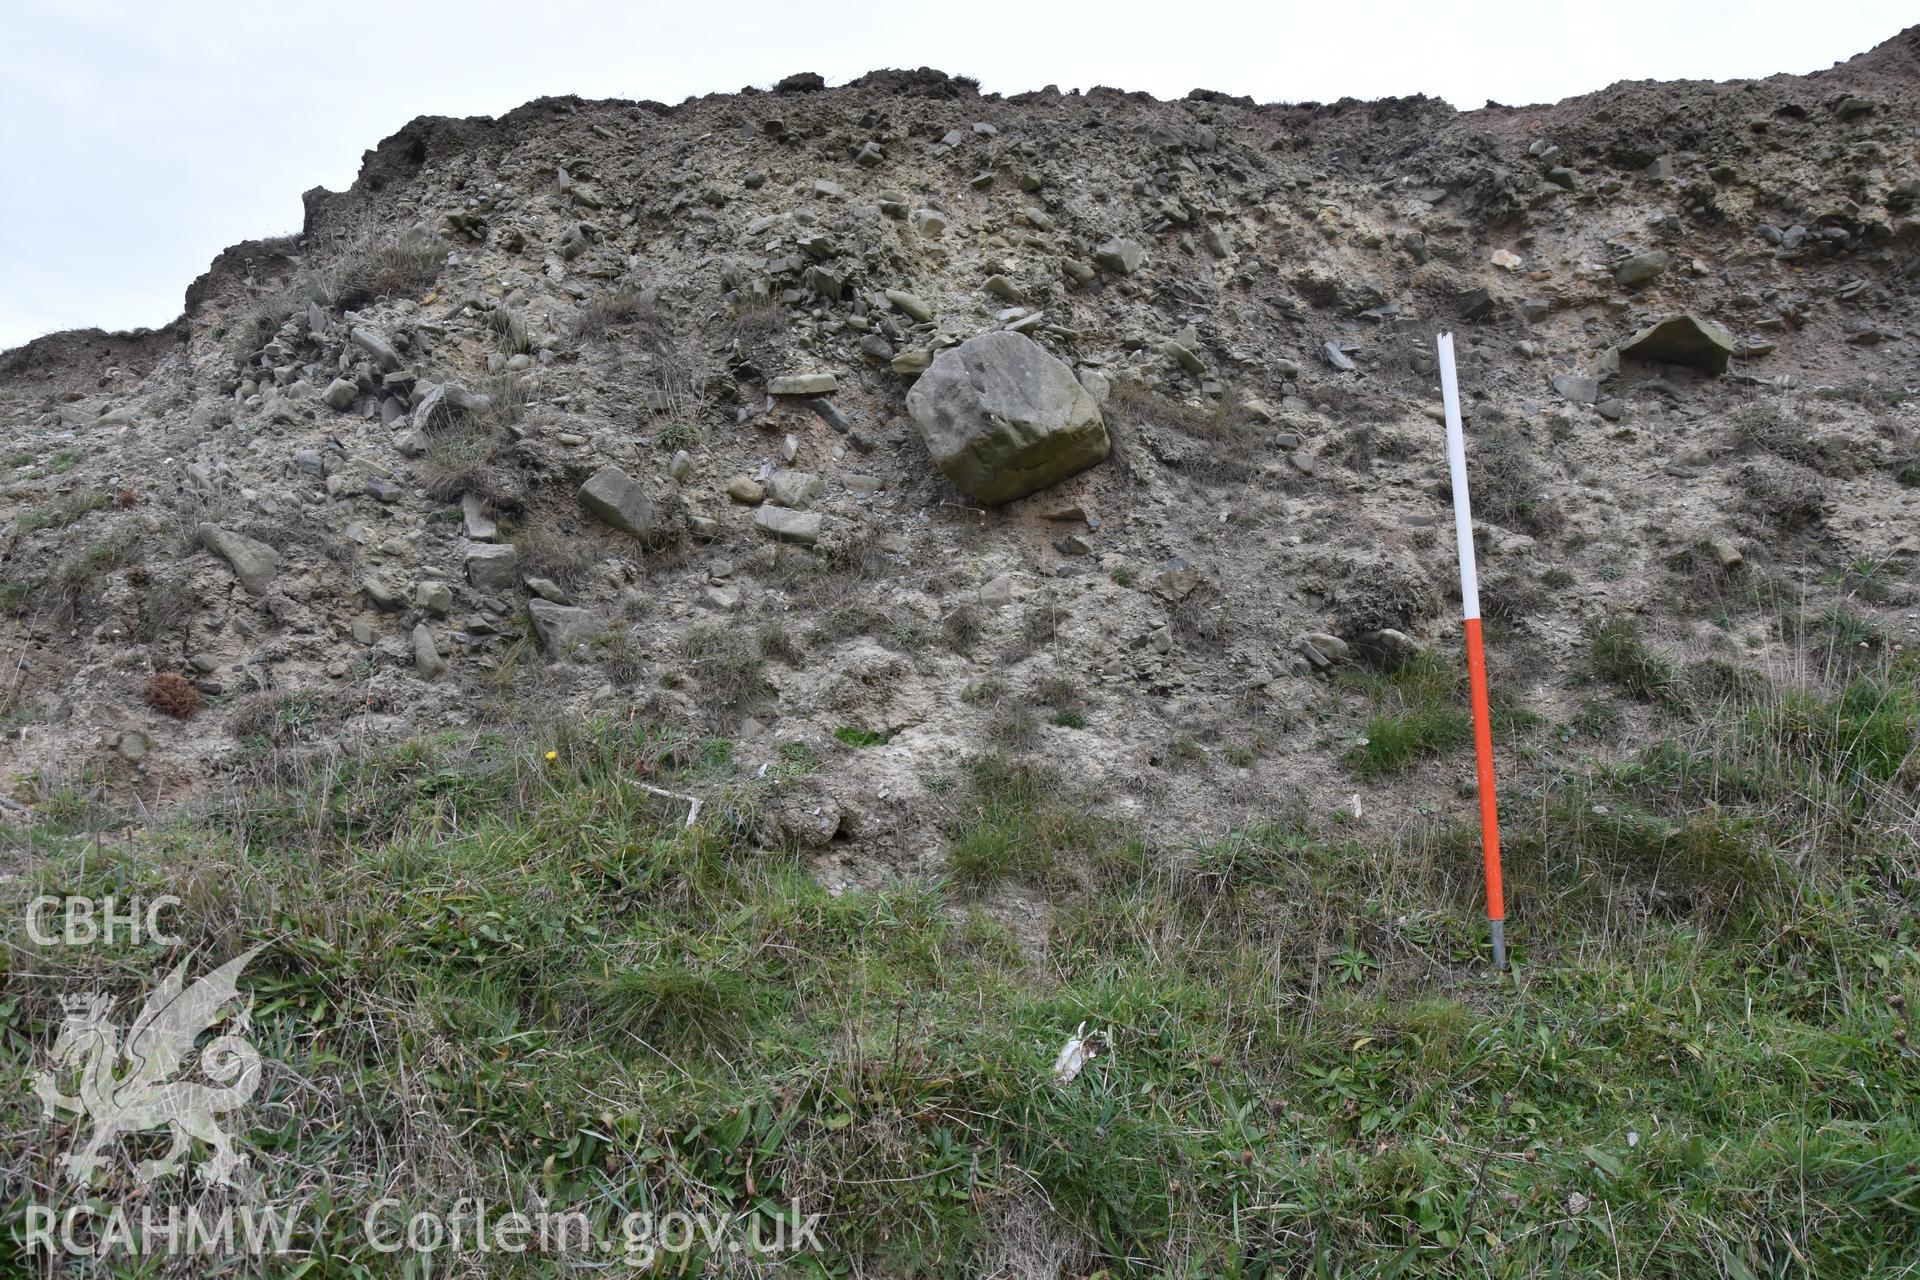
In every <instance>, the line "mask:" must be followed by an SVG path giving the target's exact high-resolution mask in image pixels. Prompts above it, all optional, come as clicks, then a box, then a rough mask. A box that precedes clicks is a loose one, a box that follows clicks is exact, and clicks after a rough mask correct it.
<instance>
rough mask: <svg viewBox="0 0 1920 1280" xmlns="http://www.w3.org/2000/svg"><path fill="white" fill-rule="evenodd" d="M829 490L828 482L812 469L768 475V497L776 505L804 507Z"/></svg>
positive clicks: (795, 507) (798, 508) (796, 508)
mask: <svg viewBox="0 0 1920 1280" xmlns="http://www.w3.org/2000/svg"><path fill="white" fill-rule="evenodd" d="M826 491H827V482H826V481H825V480H822V479H821V478H820V477H819V476H817V475H815V474H814V473H813V472H811V471H776V472H774V473H773V474H772V475H770V476H768V477H767V485H766V499H767V501H768V502H771V503H773V504H774V505H775V506H776V507H792V508H794V509H795V510H801V509H804V508H805V507H806V506H807V505H808V504H809V503H811V502H812V501H813V500H814V499H815V498H817V497H819V496H820V495H821V494H823V493H825V492H826Z"/></svg>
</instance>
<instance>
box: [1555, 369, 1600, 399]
mask: <svg viewBox="0 0 1920 1280" xmlns="http://www.w3.org/2000/svg"><path fill="white" fill-rule="evenodd" d="M1553 389H1554V390H1555V391H1557V392H1559V393H1560V398H1561V399H1563V400H1571V401H1572V402H1573V403H1575V404H1592V403H1593V402H1594V401H1596V400H1598V399H1599V398H1600V383H1599V381H1598V380H1597V379H1595V378H1592V377H1589V376H1588V375H1587V374H1584V373H1557V374H1555V375H1554V376H1553Z"/></svg>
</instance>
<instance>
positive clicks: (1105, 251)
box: [1093, 236, 1146, 276]
mask: <svg viewBox="0 0 1920 1280" xmlns="http://www.w3.org/2000/svg"><path fill="white" fill-rule="evenodd" d="M1145 256H1146V251H1145V250H1144V249H1142V248H1141V247H1140V245H1139V242H1138V241H1134V240H1129V239H1127V238H1126V237H1124V236H1115V237H1114V238H1113V239H1111V240H1108V241H1106V242H1105V243H1104V244H1102V245H1101V246H1100V247H1099V248H1097V249H1095V250H1094V251H1093V260H1094V262H1095V263H1097V264H1098V265H1100V266H1102V267H1105V268H1106V269H1107V270H1109V271H1112V272H1114V273H1115V274H1117V275H1123V276H1130V275H1132V274H1133V273H1134V272H1136V271H1138V270H1139V269H1140V264H1141V262H1142V261H1143V260H1144V259H1145Z"/></svg>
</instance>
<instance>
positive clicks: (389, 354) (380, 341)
mask: <svg viewBox="0 0 1920 1280" xmlns="http://www.w3.org/2000/svg"><path fill="white" fill-rule="evenodd" d="M347 336H348V337H349V338H350V339H351V340H352V342H353V345H354V346H356V347H358V348H360V349H361V350H362V351H364V352H366V353H367V354H368V355H369V356H371V357H372V358H373V362H374V363H375V364H377V365H379V366H380V367H381V368H382V369H398V368H399V367H400V353H399V352H398V351H395V350H394V349H393V346H392V344H391V343H389V342H388V341H387V340H386V339H385V338H383V337H381V336H380V335H379V334H377V333H375V332H374V331H373V330H371V329H361V328H355V329H353V330H352V331H351V332H350V333H349V334H348V335H347Z"/></svg>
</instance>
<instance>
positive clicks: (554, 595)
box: [527, 578, 573, 604]
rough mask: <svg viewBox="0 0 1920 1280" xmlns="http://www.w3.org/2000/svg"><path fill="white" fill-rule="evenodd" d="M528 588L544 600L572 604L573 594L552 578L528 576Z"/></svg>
mask: <svg viewBox="0 0 1920 1280" xmlns="http://www.w3.org/2000/svg"><path fill="white" fill-rule="evenodd" d="M527 590H529V591H531V592H533V594H535V595H536V596H539V597H540V598H541V599H542V600H551V601H552V602H553V603H554V604H572V603H573V596H572V595H571V594H569V593H568V591H567V589H566V588H565V587H563V586H561V585H560V584H559V583H557V582H555V581H554V580H553V579H552V578H528V579H527Z"/></svg>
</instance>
